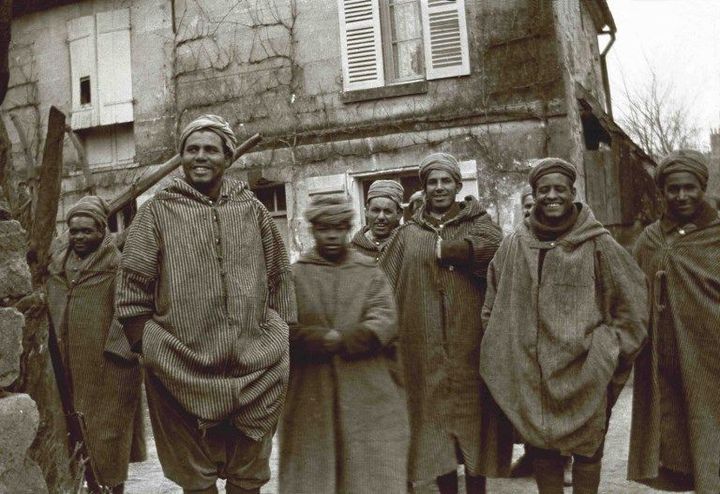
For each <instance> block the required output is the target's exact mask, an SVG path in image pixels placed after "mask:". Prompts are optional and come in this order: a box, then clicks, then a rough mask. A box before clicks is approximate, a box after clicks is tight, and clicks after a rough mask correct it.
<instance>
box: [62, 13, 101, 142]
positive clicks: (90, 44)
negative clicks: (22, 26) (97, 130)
mask: <svg viewBox="0 0 720 494" xmlns="http://www.w3.org/2000/svg"><path fill="white" fill-rule="evenodd" d="M67 30H68V45H69V47H70V79H71V83H70V90H71V91H72V118H71V125H72V128H73V129H86V128H88V127H94V126H95V125H98V122H99V119H98V85H97V64H96V57H95V16H92V15H89V16H85V17H78V18H77V19H72V20H70V21H68V23H67ZM85 78H88V79H89V86H90V102H89V103H86V104H82V103H81V100H80V92H81V91H80V86H81V83H80V81H81V80H83V79H85Z"/></svg>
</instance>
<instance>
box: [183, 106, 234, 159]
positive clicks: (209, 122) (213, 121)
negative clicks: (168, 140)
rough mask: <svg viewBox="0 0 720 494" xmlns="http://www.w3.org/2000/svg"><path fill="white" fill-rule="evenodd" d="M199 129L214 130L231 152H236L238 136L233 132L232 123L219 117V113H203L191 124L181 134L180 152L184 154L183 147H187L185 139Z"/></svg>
mask: <svg viewBox="0 0 720 494" xmlns="http://www.w3.org/2000/svg"><path fill="white" fill-rule="evenodd" d="M198 130H209V131H211V132H214V133H215V134H217V135H218V136H220V139H222V141H223V144H224V145H225V147H226V148H227V149H228V150H229V151H230V153H231V154H233V155H234V154H235V149H236V148H237V137H235V133H234V132H233V130H232V128H231V127H230V124H229V123H227V122H226V121H225V119H224V118H222V117H218V116H217V115H201V116H199V117H198V118H196V119H195V120H193V121H192V122H190V123H189V124H187V127H185V129H184V130H183V131H182V134H180V142H179V143H178V153H180V154H182V152H183V148H184V147H185V141H186V140H187V138H188V137H189V136H190V134H192V133H193V132H197V131H198Z"/></svg>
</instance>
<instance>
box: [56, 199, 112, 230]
mask: <svg viewBox="0 0 720 494" xmlns="http://www.w3.org/2000/svg"><path fill="white" fill-rule="evenodd" d="M109 212H110V207H109V206H108V203H107V202H105V199H103V198H102V197H100V196H85V197H83V198H82V199H80V200H79V201H78V202H76V203H75V204H73V206H72V207H71V208H70V210H69V211H68V213H67V217H66V218H67V222H68V223H70V218H72V217H73V216H78V215H80V216H89V217H90V218H92V219H94V220H95V221H96V222H97V224H98V225H100V228H101V229H102V230H104V229H105V228H106V227H107V217H108V213H109Z"/></svg>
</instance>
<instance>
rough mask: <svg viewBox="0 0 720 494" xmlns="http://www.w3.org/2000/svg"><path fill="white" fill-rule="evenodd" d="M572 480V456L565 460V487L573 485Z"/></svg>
mask: <svg viewBox="0 0 720 494" xmlns="http://www.w3.org/2000/svg"><path fill="white" fill-rule="evenodd" d="M572 479H573V474H572V456H568V457H567V459H566V460H565V470H564V471H563V484H565V487H570V486H571V485H572Z"/></svg>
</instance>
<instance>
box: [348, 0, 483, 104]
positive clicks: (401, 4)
mask: <svg viewBox="0 0 720 494" xmlns="http://www.w3.org/2000/svg"><path fill="white" fill-rule="evenodd" d="M338 3H339V11H340V35H341V54H342V68H343V88H344V90H345V91H354V90H360V89H370V88H375V87H382V86H386V85H391V84H397V83H404V82H410V81H416V80H422V79H428V80H432V79H442V78H447V77H457V76H462V75H467V74H469V73H470V61H469V49H468V36H467V25H466V21H465V1H464V0H338Z"/></svg>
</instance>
